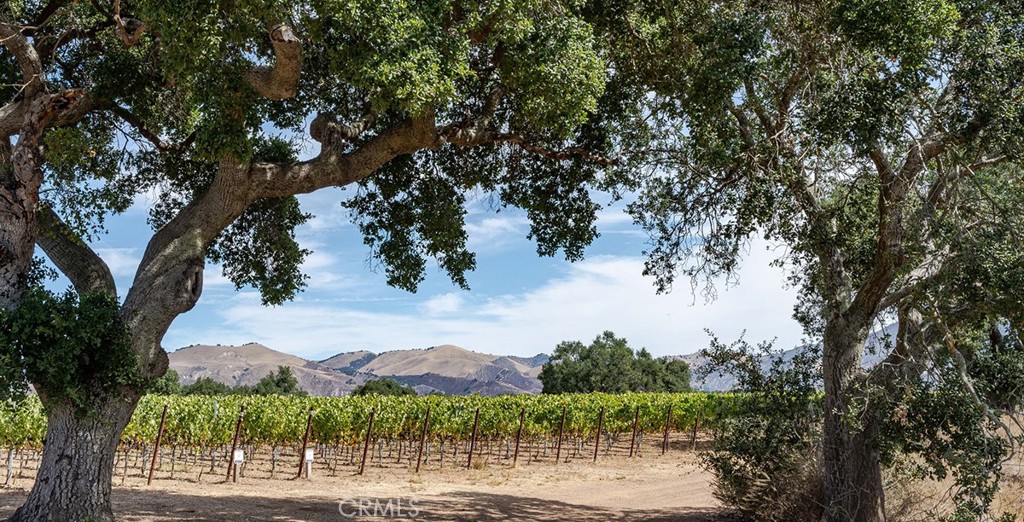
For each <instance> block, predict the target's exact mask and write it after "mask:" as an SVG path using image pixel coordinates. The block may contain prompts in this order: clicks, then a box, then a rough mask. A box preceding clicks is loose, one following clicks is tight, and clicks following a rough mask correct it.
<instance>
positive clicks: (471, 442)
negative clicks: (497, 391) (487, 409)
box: [466, 408, 480, 469]
mask: <svg viewBox="0 0 1024 522" xmlns="http://www.w3.org/2000/svg"><path fill="white" fill-rule="evenodd" d="M478 426H480V408H477V409H476V415H475V416H474V417H473V436H472V437H470V438H469V460H467V461H466V469H470V468H472V467H473V448H475V447H476V430H477V427H478Z"/></svg>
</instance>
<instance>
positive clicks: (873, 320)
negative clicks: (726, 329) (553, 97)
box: [590, 0, 1024, 522]
mask: <svg viewBox="0 0 1024 522" xmlns="http://www.w3.org/2000/svg"><path fill="white" fill-rule="evenodd" d="M590 16H591V17H593V19H595V20H597V22H595V23H596V24H597V26H598V28H599V30H598V33H599V34H600V35H601V36H602V38H604V39H605V40H606V41H609V42H611V43H610V44H609V45H608V48H609V49H610V50H611V52H612V53H613V57H612V62H613V64H614V65H613V69H614V70H615V72H616V75H617V76H618V77H620V78H622V80H621V82H622V83H625V84H632V85H638V86H642V87H636V89H638V90H645V92H648V93H649V94H648V96H646V97H644V98H642V100H643V102H644V103H645V104H646V105H647V108H646V109H644V111H643V113H644V114H645V118H644V119H643V120H642V122H643V123H644V124H643V125H640V126H638V127H637V128H636V129H635V130H633V131H631V133H630V135H631V136H636V137H639V138H642V139H643V140H646V143H645V149H646V150H647V151H648V152H649V155H647V156H645V158H644V161H645V163H646V164H647V165H648V166H649V169H648V171H649V173H650V175H648V176H646V177H645V178H643V180H642V181H636V180H633V181H631V180H628V179H626V180H625V181H626V182H627V183H630V184H632V186H633V187H634V188H635V190H637V191H638V192H639V193H640V194H641V195H640V196H639V199H638V200H637V201H636V202H635V204H633V205H632V209H631V210H632V212H633V214H634V216H635V217H636V220H637V222H638V223H639V224H641V225H642V226H644V227H645V228H646V229H647V230H648V231H649V232H650V234H651V237H652V247H651V249H650V250H649V252H648V255H649V259H648V262H647V265H646V272H647V274H649V275H653V276H655V277H656V278H657V279H658V282H659V285H660V287H661V289H663V290H664V289H668V288H670V287H671V285H672V283H673V282H674V281H675V279H676V278H677V277H679V276H682V277H683V278H687V277H689V278H691V281H692V282H693V283H694V284H697V285H701V284H702V281H705V280H713V279H714V278H716V277H719V276H723V275H724V276H729V275H732V274H734V273H735V270H736V267H737V265H738V263H739V262H740V260H741V257H742V253H743V250H744V247H745V246H746V245H749V243H750V241H751V238H754V237H758V236H760V237H764V238H767V239H768V240H769V241H771V242H774V243H776V244H781V245H784V246H785V247H786V248H785V249H784V251H783V252H784V254H780V255H782V256H783V257H784V259H782V261H783V262H785V263H788V264H789V266H791V267H794V269H795V270H794V272H795V276H794V281H795V282H796V283H797V284H799V285H800V286H801V288H802V289H803V294H802V295H803V303H804V306H801V307H800V309H799V310H798V313H797V315H798V317H799V318H800V319H802V320H804V322H805V323H806V324H807V325H808V327H809V330H808V331H809V332H810V333H811V334H812V336H813V337H815V338H819V339H821V341H822V343H823V357H822V360H823V367H822V368H823V377H824V389H825V418H824V428H823V431H824V437H823V446H824V447H823V460H824V468H825V469H824V477H825V479H824V480H825V492H826V497H827V507H828V519H829V520H830V521H836V522H838V521H844V522H846V521H855V522H868V521H879V520H884V519H885V513H884V507H885V506H884V492H883V484H882V476H881V471H880V462H881V460H882V457H883V455H882V454H880V453H879V448H878V447H877V446H876V445H874V444H873V441H874V440H876V439H877V435H878V431H879V425H880V421H878V420H877V418H878V417H880V416H882V415H881V414H879V413H878V411H877V409H878V408H880V407H881V403H883V402H884V401H880V400H871V398H872V397H875V398H877V397H880V396H881V397H884V396H886V395H887V394H889V395H898V392H899V390H900V389H901V382H903V381H904V380H905V379H908V378H910V377H912V376H914V375H920V373H921V370H922V369H923V368H924V367H925V366H926V364H925V363H926V362H927V361H929V359H932V358H934V356H935V355H936V354H937V353H941V352H950V353H954V354H956V353H959V350H960V349H959V348H958V345H957V343H955V342H948V341H949V339H952V338H955V337H956V335H957V329H959V328H964V329H969V328H977V327H978V326H979V325H983V326H984V323H986V322H987V323H988V326H994V327H996V329H997V330H998V326H999V325H1005V324H1006V323H1007V321H1010V322H1012V323H1013V324H1014V325H1016V326H1017V327H1018V329H1019V325H1020V322H1019V321H1020V317H1019V314H1020V307H1019V304H1020V296H1021V295H1024V292H1022V291H1021V286H1020V279H1019V276H1020V274H1021V270H1020V268H1021V265H1020V257H1019V256H1018V255H1015V254H1014V252H1015V251H1019V249H1020V245H1021V241H1020V240H1021V234H1020V230H1021V229H1020V227H1019V224H1020V222H1021V217H1022V207H1021V206H1020V201H1021V199H1020V197H1019V194H1020V193H1021V190H1020V189H1021V166H1022V165H1021V160H1020V158H1021V153H1022V152H1024V111H1022V109H1021V108H1022V107H1024V5H1022V4H1021V3H1020V2H1016V1H999V0H981V1H975V0H970V1H961V0H913V1H901V2H885V1H877V0H828V1H823V2H804V1H797V0H793V1H789V0H783V1H772V2H766V1H760V0H722V1H718V0H699V1H692V2H668V3H664V2H648V1H644V0H636V1H626V2H595V3H594V4H593V5H592V7H591V14H590ZM638 179H639V178H638ZM1015 195H1018V197H1014V196H1015ZM979 256H981V258H980V259H979ZM985 256H991V257H988V258H987V259H986V257H985ZM986 263H987V265H986ZM1008 274H1013V275H1012V276H1011V275H1008ZM705 288H706V289H707V290H708V291H709V292H710V293H712V294H713V292H714V289H713V287H705ZM1014 305H1016V306H1017V307H1016V308H1014ZM884 318H891V319H897V320H898V322H899V325H900V326H899V328H900V331H899V334H898V335H897V336H896V337H895V339H894V343H893V344H894V347H893V349H892V350H891V353H890V354H889V355H888V357H887V358H886V359H885V360H884V361H883V363H882V364H880V365H878V366H876V367H875V369H874V370H872V371H865V370H863V368H862V365H861V361H862V357H863V352H864V347H865V341H866V339H867V337H868V335H869V333H870V332H871V331H872V330H873V329H875V328H876V327H877V326H878V325H879V324H880V323H879V321H880V320H881V319H884ZM965 382H967V381H966V380H965ZM961 388H962V389H964V393H967V394H969V393H971V391H970V390H969V385H968V384H961ZM988 417H989V419H992V418H996V417H998V415H989V416H988Z"/></svg>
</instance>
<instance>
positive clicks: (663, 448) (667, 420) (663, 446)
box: [661, 404, 672, 455]
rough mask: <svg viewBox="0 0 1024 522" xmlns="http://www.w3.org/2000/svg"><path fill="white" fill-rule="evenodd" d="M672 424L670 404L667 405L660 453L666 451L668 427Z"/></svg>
mask: <svg viewBox="0 0 1024 522" xmlns="http://www.w3.org/2000/svg"><path fill="white" fill-rule="evenodd" d="M670 426H672V405H671V404H669V405H668V415H665V438H664V440H662V441H661V454H662V455H664V454H665V452H666V451H668V429H669V427H670Z"/></svg>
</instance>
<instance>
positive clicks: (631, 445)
mask: <svg viewBox="0 0 1024 522" xmlns="http://www.w3.org/2000/svg"><path fill="white" fill-rule="evenodd" d="M639 424H640V407H639V406H637V407H636V414H635V415H633V438H632V439H630V440H629V458H633V448H634V447H636V429H637V428H638V427H639ZM637 453H639V451H638V452H637Z"/></svg>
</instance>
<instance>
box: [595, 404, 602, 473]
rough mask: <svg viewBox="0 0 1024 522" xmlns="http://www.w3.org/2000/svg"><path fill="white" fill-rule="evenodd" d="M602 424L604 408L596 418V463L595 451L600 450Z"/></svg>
mask: <svg viewBox="0 0 1024 522" xmlns="http://www.w3.org/2000/svg"><path fill="white" fill-rule="evenodd" d="M602 424H604V406H601V414H600V415H598V417H597V436H596V437H595V438H594V462H597V450H598V449H600V448H601V425H602Z"/></svg>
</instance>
